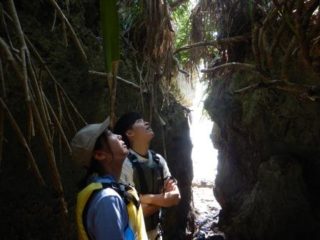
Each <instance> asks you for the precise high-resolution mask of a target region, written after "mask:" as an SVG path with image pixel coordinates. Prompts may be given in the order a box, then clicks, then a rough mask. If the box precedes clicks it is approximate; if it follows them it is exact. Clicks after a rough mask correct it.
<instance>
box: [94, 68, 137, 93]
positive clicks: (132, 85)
mask: <svg viewBox="0 0 320 240" xmlns="http://www.w3.org/2000/svg"><path fill="white" fill-rule="evenodd" d="M89 74H91V75H93V76H96V77H100V78H106V77H107V73H105V72H97V71H93V70H91V71H89ZM117 79H118V80H120V81H121V82H123V83H125V84H127V85H129V86H131V87H133V88H135V89H136V90H140V87H139V85H137V84H135V83H133V82H130V81H128V80H126V79H123V78H122V77H119V76H117Z"/></svg>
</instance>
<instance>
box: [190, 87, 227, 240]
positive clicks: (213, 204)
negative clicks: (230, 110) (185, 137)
mask: <svg viewBox="0 0 320 240" xmlns="http://www.w3.org/2000/svg"><path fill="white" fill-rule="evenodd" d="M196 84H197V85H196V91H195V97H194V100H193V106H192V112H191V117H190V137H191V140H192V144H193V150H192V161H193V174H194V176H193V183H192V191H193V206H194V210H195V217H196V231H195V235H194V237H195V239H209V238H210V237H211V236H213V235H216V234H220V233H219V232H218V231H217V229H215V228H214V227H213V226H214V224H215V223H217V221H218V218H217V215H218V213H219V210H220V208H221V207H220V205H219V203H218V202H217V201H216V199H215V197H214V195H213V188H214V181H215V176H216V174H217V157H218V151H217V150H216V149H215V148H214V147H213V144H212V140H211V137H210V136H211V131H212V127H213V123H212V121H211V120H210V119H209V116H208V115H207V113H206V112H205V110H204V108H203V101H204V99H205V90H206V85H205V83H204V82H200V81H198V82H197V83H196Z"/></svg>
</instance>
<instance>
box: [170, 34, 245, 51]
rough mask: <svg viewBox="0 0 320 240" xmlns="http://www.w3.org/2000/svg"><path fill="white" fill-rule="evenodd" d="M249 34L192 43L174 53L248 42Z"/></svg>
mask: <svg viewBox="0 0 320 240" xmlns="http://www.w3.org/2000/svg"><path fill="white" fill-rule="evenodd" d="M249 38H250V37H249V36H236V37H230V38H224V39H220V40H214V41H209V42H206V41H204V42H198V43H194V44H191V45H187V46H183V47H181V48H178V49H176V50H175V51H174V52H173V54H177V53H179V52H181V51H186V50H190V49H192V48H196V47H207V46H218V45H228V44H234V43H238V42H247V41H248V40H249Z"/></svg>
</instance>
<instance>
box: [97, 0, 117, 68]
mask: <svg viewBox="0 0 320 240" xmlns="http://www.w3.org/2000/svg"><path fill="white" fill-rule="evenodd" d="M100 15H101V28H102V34H103V52H104V57H105V63H106V71H107V72H111V71H112V63H113V62H114V61H118V60H119V59H120V50H119V34H120V33H119V17H118V9H117V1H116V0H108V1H104V0H101V1H100Z"/></svg>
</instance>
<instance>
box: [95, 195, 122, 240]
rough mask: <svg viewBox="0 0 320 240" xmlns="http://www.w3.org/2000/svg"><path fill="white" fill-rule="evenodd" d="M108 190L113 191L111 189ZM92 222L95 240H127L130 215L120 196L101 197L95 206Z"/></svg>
mask: <svg viewBox="0 0 320 240" xmlns="http://www.w3.org/2000/svg"><path fill="white" fill-rule="evenodd" d="M106 190H107V191H113V190H111V189H106ZM106 190H104V191H106ZM91 220H92V233H93V235H94V239H96V240H105V239H110V240H122V239H125V236H124V233H125V229H126V227H127V226H128V215H127V214H126V210H125V205H124V202H123V201H122V199H121V198H120V196H117V195H107V196H101V197H100V199H99V200H98V201H97V203H96V205H95V214H94V215H93V219H91ZM89 221H90V220H89Z"/></svg>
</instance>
